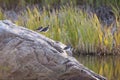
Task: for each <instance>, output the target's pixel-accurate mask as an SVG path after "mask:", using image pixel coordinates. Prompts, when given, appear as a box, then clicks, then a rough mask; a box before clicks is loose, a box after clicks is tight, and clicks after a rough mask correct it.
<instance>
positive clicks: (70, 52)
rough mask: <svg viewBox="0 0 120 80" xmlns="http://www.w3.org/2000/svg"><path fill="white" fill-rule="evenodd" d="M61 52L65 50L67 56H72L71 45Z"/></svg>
mask: <svg viewBox="0 0 120 80" xmlns="http://www.w3.org/2000/svg"><path fill="white" fill-rule="evenodd" d="M63 50H65V51H66V52H67V54H68V55H69V56H72V51H73V48H72V46H71V45H68V46H66V47H64V49H63Z"/></svg>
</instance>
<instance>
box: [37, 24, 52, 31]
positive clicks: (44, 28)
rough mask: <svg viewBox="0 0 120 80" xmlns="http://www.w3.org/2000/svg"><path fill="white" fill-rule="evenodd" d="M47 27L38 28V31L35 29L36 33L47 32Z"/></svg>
mask: <svg viewBox="0 0 120 80" xmlns="http://www.w3.org/2000/svg"><path fill="white" fill-rule="evenodd" d="M49 27H50V26H49V25H48V26H47V27H42V26H41V27H39V28H38V29H36V30H37V31H38V32H47V31H48V30H49Z"/></svg>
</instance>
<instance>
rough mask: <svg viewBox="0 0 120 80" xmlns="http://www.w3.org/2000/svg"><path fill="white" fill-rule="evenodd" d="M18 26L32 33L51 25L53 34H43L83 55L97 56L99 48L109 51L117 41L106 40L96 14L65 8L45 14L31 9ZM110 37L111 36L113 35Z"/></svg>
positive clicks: (44, 10)
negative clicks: (70, 46)
mask: <svg viewBox="0 0 120 80" xmlns="http://www.w3.org/2000/svg"><path fill="white" fill-rule="evenodd" d="M22 16H24V17H22ZM25 17H26V18H27V19H26V20H25V21H24V20H23V19H22V18H25ZM16 23H17V24H18V25H22V26H25V27H27V28H29V29H32V30H35V29H36V28H38V27H39V26H47V25H50V30H49V32H47V33H42V34H44V35H46V36H47V37H50V38H52V39H54V40H57V41H61V42H63V43H65V44H71V45H72V46H73V47H74V48H75V49H76V50H77V51H80V52H81V51H83V52H85V53H97V49H98V48H99V47H104V46H105V48H107V49H109V50H111V47H112V40H113V37H112V36H111V35H108V36H106V37H105V38H104V39H103V32H102V30H101V24H100V22H99V20H98V18H97V16H96V15H95V14H92V15H91V16H90V15H88V14H87V13H86V12H83V11H82V10H80V9H79V8H73V7H69V6H67V7H66V6H64V7H61V9H60V10H54V9H53V10H52V12H50V11H48V10H46V9H45V8H43V11H41V12H40V11H39V9H38V8H36V7H35V8H34V9H33V10H31V9H29V8H28V9H27V10H26V12H24V13H23V14H22V15H20V18H19V20H18V21H16ZM106 33H107V34H110V31H109V30H108V31H106ZM102 49H103V48H102Z"/></svg>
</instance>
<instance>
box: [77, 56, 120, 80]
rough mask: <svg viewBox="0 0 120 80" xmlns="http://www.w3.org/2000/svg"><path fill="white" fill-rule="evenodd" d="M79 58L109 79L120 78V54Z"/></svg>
mask: <svg viewBox="0 0 120 80" xmlns="http://www.w3.org/2000/svg"><path fill="white" fill-rule="evenodd" d="M76 58H77V60H78V61H79V62H80V63H82V64H84V65H85V66H86V67H88V68H89V69H91V70H93V71H94V72H96V73H98V74H100V75H103V76H105V77H106V78H107V79H108V80H120V56H104V57H100V56H79V57H76Z"/></svg>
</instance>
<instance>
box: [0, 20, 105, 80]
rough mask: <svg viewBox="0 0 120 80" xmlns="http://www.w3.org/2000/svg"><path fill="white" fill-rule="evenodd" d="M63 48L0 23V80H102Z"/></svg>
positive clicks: (15, 27)
mask: <svg viewBox="0 0 120 80" xmlns="http://www.w3.org/2000/svg"><path fill="white" fill-rule="evenodd" d="M65 46H66V45H64V44H62V43H60V42H56V41H53V40H51V39H49V38H47V37H45V36H43V35H41V34H39V33H37V32H34V31H32V30H28V29H26V28H23V27H20V26H17V25H15V24H13V23H12V22H10V21H8V20H4V21H0V80H105V78H104V77H102V76H100V75H98V74H96V73H94V72H93V71H91V70H89V69H87V68H86V67H84V66H83V65H82V64H80V63H79V62H78V61H77V60H76V59H75V58H74V57H72V56H69V55H68V53H66V52H65V51H64V50H63V49H64V47H65Z"/></svg>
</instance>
